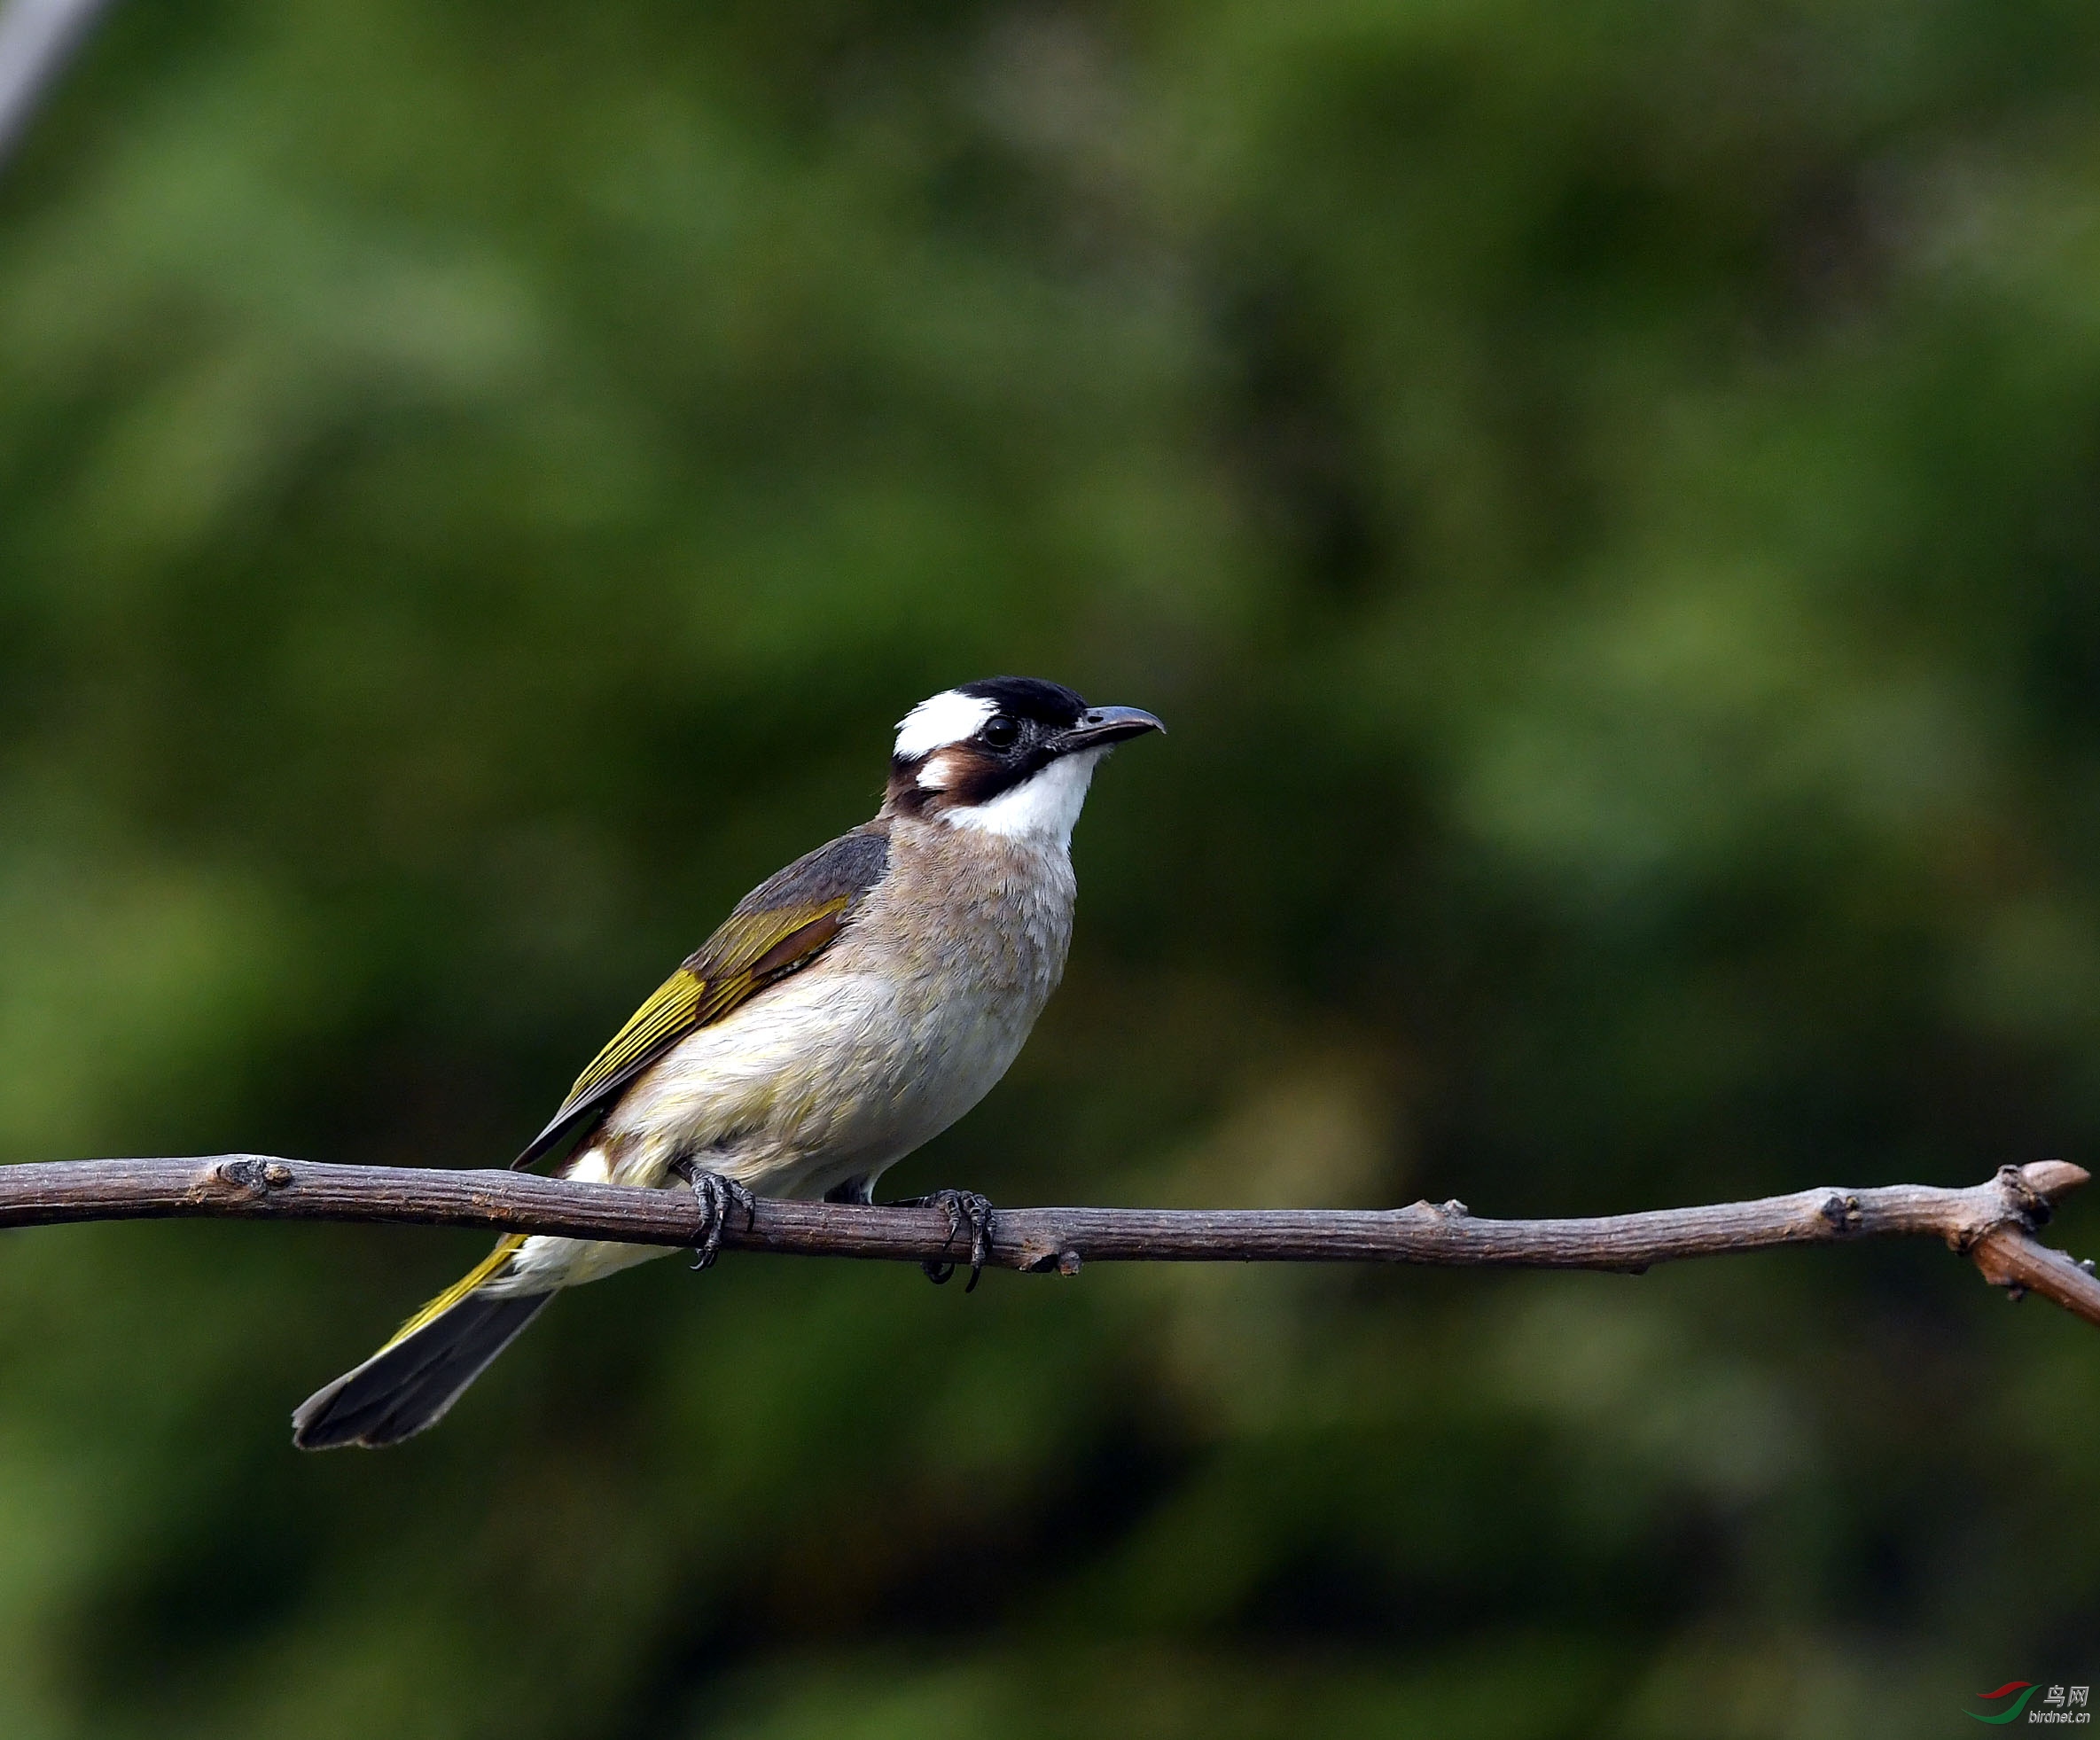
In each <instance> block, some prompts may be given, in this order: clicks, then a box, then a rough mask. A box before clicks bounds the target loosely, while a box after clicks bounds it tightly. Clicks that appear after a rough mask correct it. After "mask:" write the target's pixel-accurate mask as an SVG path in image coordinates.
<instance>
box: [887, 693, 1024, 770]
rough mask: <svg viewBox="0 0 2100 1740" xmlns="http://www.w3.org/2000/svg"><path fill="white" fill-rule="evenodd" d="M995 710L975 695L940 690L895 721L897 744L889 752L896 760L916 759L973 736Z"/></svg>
mask: <svg viewBox="0 0 2100 1740" xmlns="http://www.w3.org/2000/svg"><path fill="white" fill-rule="evenodd" d="M998 710H999V709H998V708H997V706H995V705H994V704H993V703H992V702H990V701H986V700H980V699H979V698H977V697H976V696H975V695H964V694H962V693H960V692H958V691H956V690H953V689H944V690H942V691H941V693H940V694H938V695H935V696H933V698H931V699H928V700H924V701H921V702H920V703H919V704H918V705H917V706H915V707H913V708H912V709H911V711H910V712H909V713H908V714H905V715H904V716H903V718H902V719H900V720H899V721H898V722H897V746H896V748H895V749H894V750H893V751H892V752H891V753H892V754H894V756H895V757H896V759H897V760H898V761H917V760H918V758H919V757H920V756H921V755H930V754H932V753H933V751H934V750H936V749H946V748H947V747H948V746H949V745H950V744H952V743H961V742H963V741H964V740H965V739H967V738H969V737H975V736H976V735H977V730H978V727H979V726H980V725H982V724H983V723H984V722H985V721H986V720H988V719H989V718H990V717H991V716H992V715H993V714H995V713H996V712H998Z"/></svg>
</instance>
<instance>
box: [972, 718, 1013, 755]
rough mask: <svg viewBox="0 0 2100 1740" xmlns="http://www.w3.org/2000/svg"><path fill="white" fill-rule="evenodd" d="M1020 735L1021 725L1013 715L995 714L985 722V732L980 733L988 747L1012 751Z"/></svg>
mask: <svg viewBox="0 0 2100 1740" xmlns="http://www.w3.org/2000/svg"><path fill="white" fill-rule="evenodd" d="M1020 734H1021V728H1020V725H1019V722H1017V721H1015V720H1014V719H1013V718H1012V717H1011V715H1010V714H1003V713H995V714H993V715H992V716H991V717H990V718H989V719H988V720H986V721H985V722H984V730H981V731H980V732H979V733H978V735H979V736H980V737H982V738H983V739H984V740H985V743H986V744H987V745H988V746H989V747H990V748H993V749H1011V748H1012V747H1013V745H1014V742H1015V740H1016V739H1017V738H1019V736H1020Z"/></svg>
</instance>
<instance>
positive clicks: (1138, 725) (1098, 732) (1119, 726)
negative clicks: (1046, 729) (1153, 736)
mask: <svg viewBox="0 0 2100 1740" xmlns="http://www.w3.org/2000/svg"><path fill="white" fill-rule="evenodd" d="M1166 729H1167V727H1166V726H1164V725H1162V724H1161V723H1160V722H1159V721H1158V720H1157V719H1155V718H1153V717H1152V715H1151V714H1149V713H1147V712H1146V711H1145V710H1144V708H1143V707H1137V706H1090V707H1089V708H1088V709H1087V710H1086V711H1085V712H1084V713H1082V714H1081V715H1080V719H1079V723H1078V724H1076V725H1074V726H1073V728H1072V729H1071V730H1068V731H1066V733H1065V741H1064V743H1063V745H1061V746H1062V747H1063V748H1065V749H1068V750H1069V749H1101V748H1105V747H1106V746H1107V745H1110V744H1112V743H1120V742H1122V741H1123V739H1124V738H1125V737H1143V736H1144V734H1145V733H1146V732H1147V731H1164V730H1166Z"/></svg>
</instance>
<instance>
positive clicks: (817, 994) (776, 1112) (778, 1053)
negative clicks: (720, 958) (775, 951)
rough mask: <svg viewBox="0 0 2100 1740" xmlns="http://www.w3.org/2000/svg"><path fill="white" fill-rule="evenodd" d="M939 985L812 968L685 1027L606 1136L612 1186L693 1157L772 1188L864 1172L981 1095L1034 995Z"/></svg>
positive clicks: (820, 1186)
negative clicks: (718, 1021)
mask: <svg viewBox="0 0 2100 1740" xmlns="http://www.w3.org/2000/svg"><path fill="white" fill-rule="evenodd" d="M1027 1002H1028V1003H1031V1004H1033V1005H1034V1006H1029V1007H1021V1006H1019V1005H1017V1004H1016V1003H1015V1000H1014V999H1013V998H1012V997H1011V994H1009V995H1004V996H995V995H987V994H985V993H983V992H981V991H980V990H978V989H977V988H976V987H972V986H968V985H956V984H954V983H952V982H951V983H949V984H948V985H946V986H944V987H941V990H940V992H939V994H935V993H934V992H933V991H932V990H931V989H930V988H928V987H924V986H922V985H918V984H915V983H914V982H912V981H909V980H908V981H905V982H904V983H902V985H900V984H897V983H894V982H891V981H888V980H886V979H882V978H880V977H878V976H877V975H874V974H866V973H845V972H809V973H805V974H802V975H800V976H799V977H798V978H796V979H789V980H787V981H786V982H785V983H784V984H781V985H779V986H777V987H774V988H773V989H772V990H771V991H770V992H769V993H767V994H766V995H765V996H764V997H762V998H761V999H757V1000H754V1001H753V1003H747V1004H746V1005H745V1007H744V1008H743V1009H742V1010H738V1014H737V1016H736V1018H734V1019H732V1020H730V1021H727V1022H724V1023H722V1025H721V1026H714V1027H703V1028H701V1029H700V1030H699V1032H698V1033H695V1034H691V1035H689V1036H688V1037H687V1038H686V1039H684V1040H683V1042H680V1044H679V1045H678V1046H677V1047H676V1048H675V1049H673V1050H672V1051H670V1052H669V1053H668V1054H667V1055H666V1056H665V1057H664V1058H663V1059H662V1060H661V1061H660V1062H659V1063H658V1064H656V1065H654V1066H653V1067H652V1068H651V1069H650V1070H649V1071H648V1072H647V1073H645V1074H644V1075H643V1076H642V1077H640V1078H639V1079H638V1080H637V1081H636V1083H635V1085H634V1086H633V1087H632V1088H629V1089H628V1092H627V1093H626V1094H625V1095H624V1096H621V1101H620V1104H619V1105H618V1106H617V1107H616V1108H615V1109H614V1111H613V1114H612V1115H611V1117H609V1118H608V1119H607V1120H606V1123H605V1130H604V1135H603V1137H602V1138H601V1140H602V1141H603V1142H604V1143H605V1146H606V1147H607V1149H608V1150H609V1151H610V1152H611V1154H612V1156H613V1168H612V1169H613V1177H614V1178H615V1179H617V1180H618V1181H620V1182H631V1183H642V1184H660V1183H662V1182H665V1179H666V1177H667V1175H668V1168H669V1166H670V1163H671V1162H672V1161H673V1160H675V1159H681V1158H683V1157H686V1156H691V1157H694V1158H697V1159H700V1160H702V1161H703V1163H705V1164H707V1165H709V1166H711V1167H714V1168H715V1169H716V1170H719V1171H721V1172H722V1173H723V1174H725V1175H727V1176H729V1177H730V1178H733V1179H736V1180H737V1181H738V1182H740V1183H743V1184H746V1185H747V1186H748V1187H749V1188H750V1189H752V1190H756V1191H758V1192H760V1193H761V1194H762V1195H767V1196H816V1195H821V1194H823V1192H824V1190H829V1189H831V1187H832V1186H834V1185H835V1184H838V1183H839V1182H842V1181H844V1180H845V1179H847V1178H849V1177H852V1176H855V1175H856V1174H868V1175H869V1176H870V1177H872V1175H873V1174H877V1173H879V1172H880V1171H881V1170H882V1169H883V1168H884V1167H887V1166H889V1165H891V1164H893V1163H894V1161H896V1160H898V1159H902V1157H903V1156H904V1155H906V1154H908V1153H909V1152H910V1151H912V1150H913V1149H914V1148H917V1147H918V1146H919V1145H920V1144H921V1143H925V1142H927V1141H929V1140H931V1139H932V1138H933V1136H935V1135H939V1134H940V1133H941V1131H942V1130H944V1129H946V1128H947V1127H949V1125H950V1124H952V1123H954V1122H955V1120H956V1119H958V1118H960V1117H961V1116H962V1115H963V1114H964V1112H967V1111H969V1110H970V1108H971V1107H972V1106H973V1105H975V1104H977V1102H978V1101H979V1100H980V1099H982V1098H983V1097H984V1096H985V1095H986V1094H987V1093H988V1092H989V1091H990V1090H991V1088H992V1087H993V1086H994V1084H995V1083H996V1082H997V1081H998V1080H999V1078H1000V1077H1001V1076H1002V1075H1003V1074H1004V1073H1006V1069H1007V1066H1008V1065H1010V1064H1011V1063H1012V1061H1013V1059H1014V1057H1015V1055H1016V1054H1017V1053H1018V1052H1019V1049H1020V1047H1021V1043H1022V1042H1023V1041H1024V1040H1025V1039H1026V1038H1027V1031H1028V1028H1029V1027H1030V1026H1032V1025H1033V1024H1034V1017H1035V1014H1036V1012H1037V1009H1038V1008H1039V1007H1040V1003H1038V1002H1036V1001H1035V1000H1033V999H1029V1000H1027Z"/></svg>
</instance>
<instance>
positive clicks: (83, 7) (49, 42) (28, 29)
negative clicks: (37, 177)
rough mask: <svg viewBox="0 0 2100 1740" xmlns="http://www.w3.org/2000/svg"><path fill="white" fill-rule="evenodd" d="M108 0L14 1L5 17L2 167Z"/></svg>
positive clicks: (0, 30)
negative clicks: (46, 91)
mask: <svg viewBox="0 0 2100 1740" xmlns="http://www.w3.org/2000/svg"><path fill="white" fill-rule="evenodd" d="M105 4H106V0H8V4H7V6H6V8H5V10H4V11H0V161H4V160H6V157H7V154H8V152H10V151H12V149H13V148H14V144H15V141H16V140H18V139H19V138H20V137H21V135H22V131H23V129H25V128H26V127H27V125H28V123H29V117H30V116H31V115H32V114H34V113H35V112H36V104H37V99H38V98H41V97H42V96H43V93H44V91H45V90H47V89H49V87H50V85H51V81H52V80H53V79H54V78H56V77H57V76H58V74H59V68H60V67H62V66H65V64H66V56H67V55H68V54H70V53H71V52H72V51H73V50H74V48H75V47H77V46H78V45H79V43H80V42H81V40H82V38H83V37H84V36H86V35H87V34H88V27H89V26H90V24H92V23H93V22H94V21H95V14H96V13H98V12H100V11H101V10H102V8H103V6H104V5H105Z"/></svg>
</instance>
